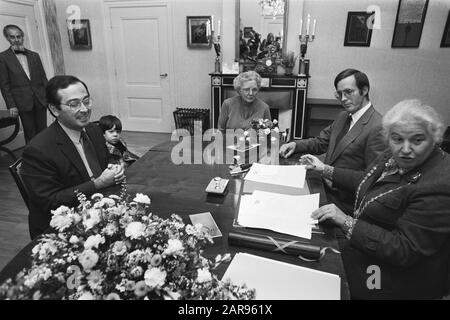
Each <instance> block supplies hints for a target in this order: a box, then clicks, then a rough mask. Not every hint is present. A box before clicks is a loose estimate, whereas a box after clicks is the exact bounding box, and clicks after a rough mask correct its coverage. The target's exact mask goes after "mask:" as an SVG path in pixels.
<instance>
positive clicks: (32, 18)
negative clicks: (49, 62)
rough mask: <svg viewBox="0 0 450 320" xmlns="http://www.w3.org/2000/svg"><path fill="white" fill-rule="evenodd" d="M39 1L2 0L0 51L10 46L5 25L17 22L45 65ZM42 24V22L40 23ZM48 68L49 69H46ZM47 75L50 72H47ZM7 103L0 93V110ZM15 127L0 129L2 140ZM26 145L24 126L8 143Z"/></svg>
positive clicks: (10, 144)
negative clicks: (15, 0) (39, 28)
mask: <svg viewBox="0 0 450 320" xmlns="http://www.w3.org/2000/svg"><path fill="white" fill-rule="evenodd" d="M37 11H38V7H37V1H20V2H19V1H17V2H14V1H5V0H0V30H1V31H0V32H1V33H0V52H2V51H4V50H6V49H8V48H9V46H10V44H9V42H8V41H7V40H6V39H5V37H4V36H3V27H4V26H5V25H7V24H15V25H17V26H19V27H20V28H21V29H22V30H23V32H24V33H25V41H24V45H25V48H28V49H31V50H33V51H37V52H38V53H39V54H40V55H41V60H42V63H43V64H44V67H45V61H46V59H45V53H44V51H43V50H42V49H43V44H44V40H43V39H40V33H39V31H38V19H39V17H40V16H39V14H38V13H37ZM40 25H42V22H41V23H40ZM46 70H48V69H46ZM47 76H49V74H48V73H47ZM5 109H6V104H5V101H4V100H3V97H2V96H1V95H0V110H5ZM12 129H13V127H8V128H5V129H0V140H3V139H4V138H7V137H9V136H10V134H11V133H12V131H13V130H12ZM23 145H25V140H24V138H23V131H22V126H21V130H20V132H19V134H18V136H17V137H16V138H15V139H14V140H13V141H12V142H11V143H9V144H8V145H7V147H8V148H10V149H18V148H20V147H22V146H23Z"/></svg>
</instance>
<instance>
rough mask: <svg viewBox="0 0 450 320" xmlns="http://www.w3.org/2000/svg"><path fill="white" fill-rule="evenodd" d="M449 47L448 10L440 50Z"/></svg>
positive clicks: (449, 21)
mask: <svg viewBox="0 0 450 320" xmlns="http://www.w3.org/2000/svg"><path fill="white" fill-rule="evenodd" d="M448 47H450V10H449V11H448V16H447V22H446V23H445V27H444V33H443V34H442V40H441V48H448Z"/></svg>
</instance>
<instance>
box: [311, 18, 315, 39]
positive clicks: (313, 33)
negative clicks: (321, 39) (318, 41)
mask: <svg viewBox="0 0 450 320" xmlns="http://www.w3.org/2000/svg"><path fill="white" fill-rule="evenodd" d="M312 35H313V36H315V35H316V19H314V23H313V32H312Z"/></svg>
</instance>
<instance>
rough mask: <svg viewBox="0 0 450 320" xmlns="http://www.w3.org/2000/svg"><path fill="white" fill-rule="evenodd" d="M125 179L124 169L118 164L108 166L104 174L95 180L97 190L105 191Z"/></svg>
mask: <svg viewBox="0 0 450 320" xmlns="http://www.w3.org/2000/svg"><path fill="white" fill-rule="evenodd" d="M124 179H125V174H124V170H123V167H122V166H121V165H117V164H108V167H107V168H106V169H105V170H103V172H102V174H101V175H100V176H99V177H98V178H96V179H95V180H94V184H95V188H96V189H103V188H106V187H109V186H112V185H114V184H119V183H121V182H122V181H123V180H124Z"/></svg>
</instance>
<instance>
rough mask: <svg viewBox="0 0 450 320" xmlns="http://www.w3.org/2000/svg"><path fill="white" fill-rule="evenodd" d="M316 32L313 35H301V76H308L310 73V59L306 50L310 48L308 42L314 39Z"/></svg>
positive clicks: (299, 37)
mask: <svg viewBox="0 0 450 320" xmlns="http://www.w3.org/2000/svg"><path fill="white" fill-rule="evenodd" d="M314 38H315V36H314V34H313V35H311V36H310V35H309V34H307V35H305V36H303V35H301V34H300V35H299V36H298V39H299V40H300V61H299V62H300V63H299V72H298V73H299V75H300V76H307V75H308V74H309V60H308V59H305V54H306V50H308V42H313V41H314Z"/></svg>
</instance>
